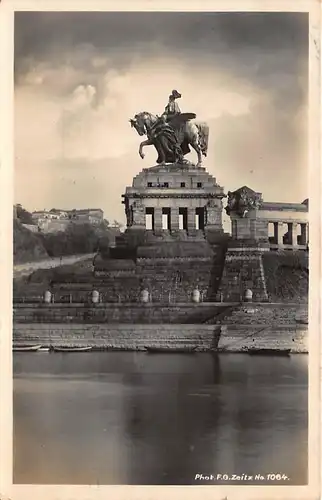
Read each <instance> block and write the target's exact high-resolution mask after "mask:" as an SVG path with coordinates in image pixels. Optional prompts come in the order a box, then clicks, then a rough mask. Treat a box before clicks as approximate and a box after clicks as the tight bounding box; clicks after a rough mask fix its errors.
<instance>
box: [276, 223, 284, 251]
mask: <svg viewBox="0 0 322 500" xmlns="http://www.w3.org/2000/svg"><path fill="white" fill-rule="evenodd" d="M283 226H284V222H278V223H277V244H278V245H281V246H282V245H284V243H283V236H284V235H283V233H284V230H283Z"/></svg>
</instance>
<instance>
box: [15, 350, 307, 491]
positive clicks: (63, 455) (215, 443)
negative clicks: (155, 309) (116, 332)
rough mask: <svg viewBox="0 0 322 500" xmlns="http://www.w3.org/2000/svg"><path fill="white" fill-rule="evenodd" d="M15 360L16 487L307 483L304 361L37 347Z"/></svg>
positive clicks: (292, 358)
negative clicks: (274, 477)
mask: <svg viewBox="0 0 322 500" xmlns="http://www.w3.org/2000/svg"><path fill="white" fill-rule="evenodd" d="M13 362H14V482H15V483H25V484H27V483H43V484H48V483H50V484H200V482H199V481H198V480H197V481H196V480H195V476H196V474H198V473H199V474H205V475H207V474H208V475H210V474H213V475H214V476H215V477H216V476H217V474H228V475H229V474H230V475H232V474H243V473H244V474H248V475H255V474H262V475H263V476H264V477H266V474H269V473H277V474H285V475H286V476H287V477H288V479H287V480H285V481H283V480H282V481H280V482H279V484H280V483H281V482H282V483H285V482H287V484H288V485H291V484H306V483H307V419H308V415H307V413H308V412H307V393H308V388H307V378H308V377H307V368H308V358H307V356H305V355H295V356H291V357H290V358H282V357H280V358H279V357H260V356H258V357H256V356H248V355H247V354H221V355H219V356H216V357H214V356H212V355H210V354H204V353H203V354H201V353H200V354H195V355H183V354H147V353H130V352H110V353H108V352H97V353H45V352H44V353H15V354H14V360H13ZM214 483H216V481H214ZM201 484H206V483H201ZM207 484H209V483H207ZM218 484H223V483H222V482H219V483H218ZM248 484H249V482H248ZM266 484H267V483H266ZM270 484H272V483H270ZM273 484H276V482H275V483H273Z"/></svg>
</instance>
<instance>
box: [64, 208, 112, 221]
mask: <svg viewBox="0 0 322 500" xmlns="http://www.w3.org/2000/svg"><path fill="white" fill-rule="evenodd" d="M68 218H69V219H70V220H71V221H73V222H79V223H89V224H94V225H98V224H100V223H101V222H103V220H104V212H103V210H101V209H100V208H84V209H79V210H76V209H75V210H70V211H69V212H68Z"/></svg>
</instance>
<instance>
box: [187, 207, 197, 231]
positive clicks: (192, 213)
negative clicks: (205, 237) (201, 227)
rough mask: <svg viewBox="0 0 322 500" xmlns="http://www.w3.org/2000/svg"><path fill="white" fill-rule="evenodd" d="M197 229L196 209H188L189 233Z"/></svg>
mask: <svg viewBox="0 0 322 500" xmlns="http://www.w3.org/2000/svg"><path fill="white" fill-rule="evenodd" d="M194 229H196V209H195V208H188V231H191V230H192V231H193V230H194Z"/></svg>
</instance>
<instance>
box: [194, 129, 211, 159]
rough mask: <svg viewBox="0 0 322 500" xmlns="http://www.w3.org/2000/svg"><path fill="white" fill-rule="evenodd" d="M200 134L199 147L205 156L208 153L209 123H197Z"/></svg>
mask: <svg viewBox="0 0 322 500" xmlns="http://www.w3.org/2000/svg"><path fill="white" fill-rule="evenodd" d="M196 125H197V127H198V132H199V146H200V149H201V152H202V154H203V155H204V156H207V153H208V139H209V126H208V125H207V123H196Z"/></svg>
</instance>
